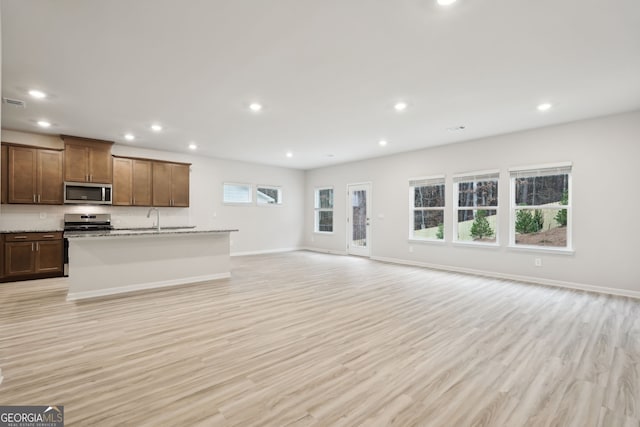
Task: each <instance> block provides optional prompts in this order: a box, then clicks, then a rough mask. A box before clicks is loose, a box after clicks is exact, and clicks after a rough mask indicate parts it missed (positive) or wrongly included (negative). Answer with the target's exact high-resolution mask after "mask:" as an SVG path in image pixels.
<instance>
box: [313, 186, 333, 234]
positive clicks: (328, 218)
mask: <svg viewBox="0 0 640 427" xmlns="http://www.w3.org/2000/svg"><path fill="white" fill-rule="evenodd" d="M314 206H315V220H314V224H315V225H314V231H315V232H316V233H332V232H333V188H316V191H315V205H314Z"/></svg>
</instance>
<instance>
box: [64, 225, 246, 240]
mask: <svg viewBox="0 0 640 427" xmlns="http://www.w3.org/2000/svg"><path fill="white" fill-rule="evenodd" d="M233 231H238V230H237V229H225V230H220V229H213V228H198V227H184V228H182V227H180V228H176V227H167V228H160V230H159V231H158V230H156V229H155V228H127V229H116V230H101V231H91V232H87V231H79V232H78V231H67V232H65V233H64V237H67V238H82V237H122V236H149V235H151V236H153V235H166V234H190V233H192V234H197V233H230V232H233Z"/></svg>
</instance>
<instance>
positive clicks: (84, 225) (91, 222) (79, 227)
mask: <svg viewBox="0 0 640 427" xmlns="http://www.w3.org/2000/svg"><path fill="white" fill-rule="evenodd" d="M111 229H113V227H112V225H111V214H64V232H65V234H66V233H93V232H96V231H104V230H111ZM64 275H65V276H68V275H69V241H68V240H67V239H66V238H65V239H64Z"/></svg>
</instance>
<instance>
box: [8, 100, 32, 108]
mask: <svg viewBox="0 0 640 427" xmlns="http://www.w3.org/2000/svg"><path fill="white" fill-rule="evenodd" d="M2 103H3V104H7V105H13V106H14V107H19V108H27V103H26V102H24V101H22V100H20V99H12V98H2Z"/></svg>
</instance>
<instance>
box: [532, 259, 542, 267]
mask: <svg viewBox="0 0 640 427" xmlns="http://www.w3.org/2000/svg"><path fill="white" fill-rule="evenodd" d="M533 265H535V266H536V267H542V258H535V259H534V260H533Z"/></svg>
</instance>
